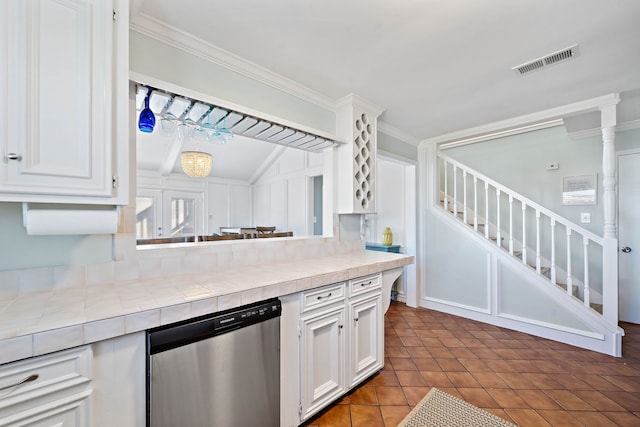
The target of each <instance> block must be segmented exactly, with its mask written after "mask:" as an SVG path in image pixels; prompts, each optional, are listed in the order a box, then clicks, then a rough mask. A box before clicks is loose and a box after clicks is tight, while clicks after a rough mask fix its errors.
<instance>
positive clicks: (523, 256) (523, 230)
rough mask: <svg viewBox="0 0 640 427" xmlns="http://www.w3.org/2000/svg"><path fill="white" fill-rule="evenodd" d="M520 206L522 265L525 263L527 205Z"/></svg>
mask: <svg viewBox="0 0 640 427" xmlns="http://www.w3.org/2000/svg"><path fill="white" fill-rule="evenodd" d="M521 205H522V263H523V264H526V263H527V205H526V204H525V203H521Z"/></svg>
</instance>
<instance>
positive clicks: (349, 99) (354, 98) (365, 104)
mask: <svg viewBox="0 0 640 427" xmlns="http://www.w3.org/2000/svg"><path fill="white" fill-rule="evenodd" d="M352 105H359V106H360V107H362V108H364V109H366V110H369V111H370V112H371V113H372V114H373V115H374V116H376V117H378V116H380V114H382V112H383V111H384V108H383V107H381V106H379V105H378V104H374V103H373V102H371V101H369V100H368V99H366V98H363V97H362V96H360V95H356V94H355V93H350V94H348V95H346V96H343V97H342V98H340V99H338V100H337V101H336V102H335V103H334V106H335V110H336V111H337V110H339V109H341V108H344V107H346V106H352Z"/></svg>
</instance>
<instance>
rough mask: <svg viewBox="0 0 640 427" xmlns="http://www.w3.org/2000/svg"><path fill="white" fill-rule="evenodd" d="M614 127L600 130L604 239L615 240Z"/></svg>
mask: <svg viewBox="0 0 640 427" xmlns="http://www.w3.org/2000/svg"><path fill="white" fill-rule="evenodd" d="M615 137H616V134H615V126H610V127H606V128H603V129H602V186H603V195H602V199H603V206H604V234H603V236H604V237H613V238H617V234H618V233H617V227H616V148H615Z"/></svg>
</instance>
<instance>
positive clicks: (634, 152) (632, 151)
mask: <svg viewBox="0 0 640 427" xmlns="http://www.w3.org/2000/svg"><path fill="white" fill-rule="evenodd" d="M628 155H640V148H632V149H629V150H623V151H617V152H616V190H617V191H616V226H617V240H618V245H620V193H619V188H620V157H623V156H628ZM636 215H638V216H640V214H637V213H636ZM637 246H638V250H640V242H638V244H637ZM619 249H620V248H618V272H619V271H620V267H619V265H620V250H619ZM618 286H620V277H619V276H618ZM637 296H639V297H640V295H637ZM619 313H620V310H618V316H619V315H620V314H619Z"/></svg>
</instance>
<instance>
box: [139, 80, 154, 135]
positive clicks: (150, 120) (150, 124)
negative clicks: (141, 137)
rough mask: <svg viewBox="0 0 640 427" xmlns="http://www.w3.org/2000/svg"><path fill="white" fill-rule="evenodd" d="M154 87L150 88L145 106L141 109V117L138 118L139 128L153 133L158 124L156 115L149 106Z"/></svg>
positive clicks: (145, 99)
mask: <svg viewBox="0 0 640 427" xmlns="http://www.w3.org/2000/svg"><path fill="white" fill-rule="evenodd" d="M151 91H152V89H151V88H149V89H148V91H147V96H146V97H145V98H144V108H143V109H142V111H140V117H139V118H138V129H140V131H141V132H145V133H151V132H153V128H154V127H155V126H156V116H155V115H154V114H153V111H151V108H149V96H151Z"/></svg>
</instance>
